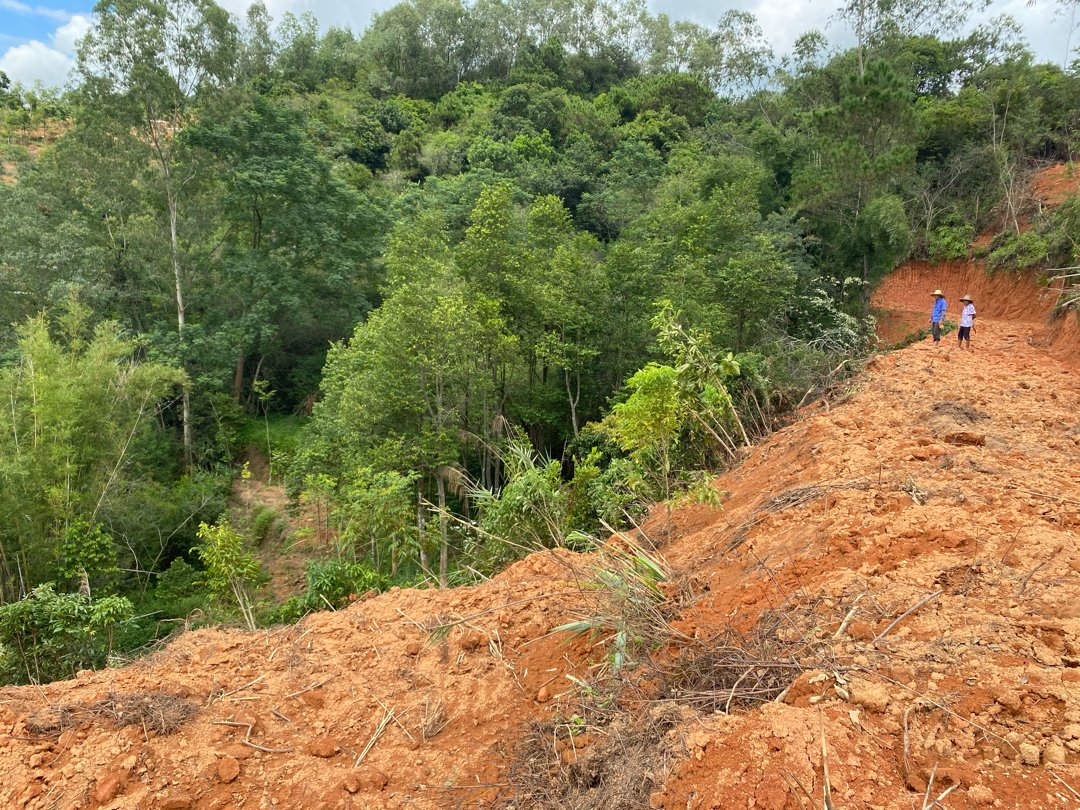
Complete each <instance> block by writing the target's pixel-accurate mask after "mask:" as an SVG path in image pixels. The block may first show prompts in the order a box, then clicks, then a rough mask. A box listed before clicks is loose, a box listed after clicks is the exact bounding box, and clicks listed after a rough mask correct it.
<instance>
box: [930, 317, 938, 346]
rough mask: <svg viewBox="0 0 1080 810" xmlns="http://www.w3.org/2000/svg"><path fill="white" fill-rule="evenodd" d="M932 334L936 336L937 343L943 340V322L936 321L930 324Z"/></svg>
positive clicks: (935, 341)
mask: <svg viewBox="0 0 1080 810" xmlns="http://www.w3.org/2000/svg"><path fill="white" fill-rule="evenodd" d="M930 334H931V335H933V337H934V343H937V342H938V341H939V340H941V322H940V321H934V322H933V323H931V324H930Z"/></svg>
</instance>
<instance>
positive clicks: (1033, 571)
mask: <svg viewBox="0 0 1080 810" xmlns="http://www.w3.org/2000/svg"><path fill="white" fill-rule="evenodd" d="M1044 565H1046V560H1043V561H1042V562H1041V563H1039V564H1038V565H1036V566H1035V567H1034V568H1032V569H1031V570H1030V571H1028V572H1027V576H1025V577H1024V578H1023V579H1022V580H1020V585H1019V587H1017V589H1016V596H1020V594H1022V593H1023V592H1024V589H1025V588H1027V584H1028V581H1029V580H1030V579H1031V578H1032V577H1033V576H1035V574H1036V573H1038V571H1039V570H1040V569H1041V568H1042V567H1043V566H1044Z"/></svg>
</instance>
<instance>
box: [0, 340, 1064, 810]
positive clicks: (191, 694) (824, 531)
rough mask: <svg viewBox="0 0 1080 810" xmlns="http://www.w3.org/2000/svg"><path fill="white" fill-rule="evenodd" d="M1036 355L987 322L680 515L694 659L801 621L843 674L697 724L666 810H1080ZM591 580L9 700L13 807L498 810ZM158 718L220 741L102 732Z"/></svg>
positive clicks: (453, 600)
mask: <svg viewBox="0 0 1080 810" xmlns="http://www.w3.org/2000/svg"><path fill="white" fill-rule="evenodd" d="M1028 331H1029V330H1028V329H1027V328H1026V326H1024V325H1022V324H1021V325H1017V324H1014V323H1010V322H1007V321H995V320H993V319H987V320H985V321H983V322H981V328H980V330H979V332H978V333H977V335H976V337H975V340H974V341H973V346H974V351H972V352H971V353H967V352H963V353H962V352H959V351H956V350H955V349H953V348H952V345H951V343H949V342H946V343H945V344H943V347H941V348H936V347H933V346H932V345H930V344H929V343H923V344H919V345H915V346H912V347H910V348H908V349H905V350H903V351H900V352H895V353H893V354H891V355H886V356H883V357H881V358H880V359H878V360H877V361H876V362H875V363H874V364H873V365H872V367H871V368H870V369H869V370H868V372H867V373H866V374H865V375H864V376H863V377H861V378H860V379H859V380H858V381H857V382H855V383H853V386H852V390H851V391H850V393H849V396H848V398H847V401H845V402H843V403H838V404H833V406H832V407H831V408H824V407H821V408H819V409H818V410H817V411H816V412H811V413H807V414H806V415H805V416H804V418H803V419H801V420H800V421H798V422H797V423H795V424H793V425H792V426H790V427H788V428H786V429H785V430H782V431H780V432H779V433H777V434H775V435H774V436H772V437H771V438H770V439H768V440H767V441H765V442H763V443H762V444H761V445H760V446H758V447H756V448H755V449H754V450H753V451H752V452H751V453H750V454H749V457H748V458H747V459H746V460H745V461H744V462H743V463H742V464H741V465H740V466H739V467H738V468H736V469H735V470H733V471H732V472H731V473H729V474H728V475H725V476H724V477H722V478H721V479H719V480H718V481H717V486H718V487H719V488H720V489H722V490H724V491H725V492H726V493H728V494H727V495H726V496H725V505H724V509H723V510H718V511H710V510H707V509H706V508H704V507H691V508H685V509H681V510H677V511H676V512H675V514H674V518H673V528H672V532H671V535H670V536H671V537H672V538H673V539H671V540H670V541H669V542H668V543H667V544H666V545H665V546H664V547H663V548H662V553H663V554H664V556H665V557H666V558H667V560H668V562H669V563H670V564H671V566H672V567H673V569H674V572H675V576H676V579H677V580H678V582H679V583H680V588H679V589H678V591H679V593H680V594H681V596H678V597H673V602H672V608H673V610H674V611H675V612H676V613H677V620H676V621H675V623H674V624H675V626H676V627H677V628H678V629H679V630H680V632H682V633H683V634H685V635H686V636H687V637H690V638H694V639H696V641H695V642H693V643H695V644H699V645H703V647H705V648H707V647H708V645H709V644H710V643H712V642H711V640H713V639H718V638H721V637H723V634H724V633H726V632H728V631H738V632H741V631H747V630H751V629H752V628H755V627H757V626H759V623H760V620H761V617H762V616H763V615H764V614H765V612H766V611H770V610H772V611H778V612H779V613H778V614H774V615H781V616H783V617H785V618H784V621H785V623H786V627H787V629H784V628H783V627H782V628H781V629H780V630H779V631H777V632H776V635H777V636H781V635H783V636H785V637H787V636H791V635H792V634H794V636H795V637H800V638H804V639H807V640H808V641H807V643H811V642H812V643H813V644H814V645H816V646H815V648H816V649H817V650H818V651H819V655H820V656H823V657H819V659H818V660H820V661H824V660H829V661H831V663H829V664H828V665H821V666H818V667H817V668H816V669H813V670H812V671H806V672H803V673H802V674H801V675H799V676H798V678H797V680H796V681H795V683H794V685H793V686H792V688H791V689H790V690H789V691H788V693H787V694H786V695H785V696H784V699H783V701H782V702H773V703H769V704H767V705H765V706H764V707H762V708H759V709H753V710H748V711H737V712H733V713H732V714H730V715H726V714H715V713H712V712H711V711H710V712H700V711H698V710H696V709H695V708H694V705H693V704H689V705H687V706H685V707H684V709H685V711H684V713H683V714H682V715H681V719H680V721H679V722H678V723H677V724H676V725H675V727H674V728H672V729H671V731H670V732H668V736H667V737H666V738H665V742H664V744H663V746H664V757H663V759H662V760H658V762H659V764H658V766H657V769H656V770H655V771H652V772H650V773H648V774H643V775H642V778H643V779H645V778H648V779H649V780H650V781H651V784H652V786H653V787H652V788H650V790H651V791H652V796H651V800H650V803H651V804H652V806H654V807H665V808H678V810H683V809H684V808H686V807H718V808H719V807H723V808H727V807H769V808H791V809H792V810H793V809H794V808H798V807H806V806H809V805H808V799H806V797H805V796H804V795H803V793H802V791H801V789H800V788H799V787H798V786H797V785H798V783H801V784H802V785H803V786H805V787H806V789H807V790H808V791H809V792H810V793H811V794H812V795H814V796H816V797H817V799H818V801H819V802H820V798H821V793H822V788H823V785H824V783H825V782H826V776H825V768H824V766H825V764H826V761H827V763H828V768H829V776H828V780H827V781H828V783H829V784H830V786H831V790H832V796H833V803H834V805H835V806H837V807H845V808H852V807H854V808H861V807H865V808H874V807H880V808H890V810H892V809H895V810H899V809H900V808H905V810H906V809H907V808H911V807H912V806H915V807H919V806H922V802H923V798H924V794H925V792H926V790H927V785H928V784H929V783H930V782H931V775H933V783H932V785H931V792H932V793H933V796H931V798H933V797H934V796H937V795H939V794H940V793H941V792H943V791H946V790H949V789H951V792H950V793H949V794H948V796H947V797H946V798H944V799H943V800H942V802H941V806H944V807H947V808H952V809H953V810H957V809H958V808H964V807H982V806H999V807H1006V808H1008V807H1013V808H1040V807H1045V808H1051V807H1070V806H1075V803H1076V801H1077V799H1076V797H1075V796H1074V795H1073V794H1072V792H1071V791H1072V790H1073V789H1076V790H1080V765H1078V763H1080V618H1078V616H1080V537H1078V531H1080V463H1078V461H1080V389H1078V386H1077V383H1076V377H1075V374H1074V372H1072V371H1071V370H1070V369H1069V368H1068V367H1066V366H1065V365H1063V364H1062V363H1060V362H1058V361H1057V360H1055V359H1054V358H1052V357H1050V356H1049V355H1048V354H1047V352H1046V351H1045V349H1043V348H1041V347H1040V346H1038V345H1034V343H1033V342H1032V341H1031V340H1029V339H1028V338H1029V334H1028ZM657 520H658V521H659V520H660V519H659V518H658V519H657ZM575 559H576V558H572V557H569V556H568V555H557V554H538V555H534V556H532V557H530V558H528V559H526V560H525V561H523V562H521V563H518V564H516V565H514V566H512V567H511V568H510V569H509V570H507V571H506V572H505V573H504V574H502V575H501V576H499V577H497V578H496V579H494V580H492V581H491V582H489V583H486V584H484V585H481V586H478V587H474V588H467V589H460V590H452V591H448V592H442V593H440V592H434V591H396V592H391V593H388V594H385V595H383V596H380V597H378V598H376V599H372V600H368V601H365V602H361V603H358V604H356V605H354V606H352V607H350V608H349V609H348V610H345V611H341V612H338V613H327V614H321V615H317V616H313V617H310V618H309V619H308V620H307V621H305V622H303V623H301V624H300V625H298V626H295V627H286V628H282V629H280V630H277V631H273V632H259V633H245V632H240V631H200V632H195V633H191V634H189V635H187V636H185V637H182V638H181V639H180V640H179V641H177V642H176V643H174V644H173V645H171V646H170V647H169V648H167V649H166V650H164V651H163V652H161V653H159V654H157V655H155V656H153V657H151V658H149V659H147V660H145V661H142V662H139V663H137V664H135V665H132V666H130V667H128V668H125V669H122V670H114V671H104V672H97V673H85V674H83V675H81V676H80V677H79V678H77V679H75V680H74V681H70V682H66V683H56V684H50V685H47V686H44V687H41V688H8V689H4V690H0V730H3V732H4V734H3V736H0V806H2V807H32V808H45V807H80V808H89V807H113V808H135V807H139V808H142V807H148V808H158V807H160V808H166V807H171V808H183V807H197V808H215V807H220V808H224V807H250V808H256V807H277V808H286V807H304V808H306V807H345V808H347V807H356V808H359V807H388V808H392V807H459V806H460V807H480V806H490V805H491V803H493V802H496V801H501V800H502V799H504V798H505V797H506V793H507V788H506V778H507V774H508V772H509V768H510V763H511V759H512V756H513V753H514V750H515V745H516V741H517V740H518V739H519V738H520V737H521V736H522V735H523V734H524V733H525V728H526V725H527V723H528V722H529V721H530V719H532V718H536V717H550V716H553V715H555V714H556V713H558V712H560V711H561V712H563V714H562V716H563V717H568V716H570V712H571V711H572V710H573V709H572V704H571V703H569V702H568V703H566V705H563V701H569V700H570V696H571V694H572V693H573V692H574V691H575V689H576V687H575V684H574V683H573V682H571V681H570V680H569V679H568V678H567V677H566V675H567V674H571V675H574V674H576V675H577V676H579V677H583V676H585V674H586V669H585V667H584V665H583V662H584V660H585V657H586V656H587V654H588V650H587V648H586V646H587V645H586V643H585V642H584V641H578V642H575V643H574V644H571V645H569V646H566V645H565V644H564V643H563V641H562V640H561V639H559V638H558V637H557V636H551V635H547V634H548V633H549V632H550V631H551V630H552V628H553V627H555V626H557V625H558V624H560V623H562V622H565V621H567V619H568V617H569V616H571V615H573V612H574V607H575V605H577V604H579V603H580V600H581V598H582V597H581V593H580V591H579V590H578V589H577V588H576V587H575V586H574V584H573V581H574V580H575V579H577V578H578V577H580V576H581V570H580V568H579V569H578V570H577V571H576V572H572V571H571V568H570V565H571V563H572V562H573V561H574V560H575ZM573 564H578V563H573ZM928 596H933V598H932V599H931V600H930V601H929V602H927V603H926V604H924V605H923V606H921V607H919V608H917V609H916V610H914V611H912V612H911V613H910V614H909V615H907V616H906V617H905V618H903V619H902V620H901V621H900V622H899V623H898V624H897V625H895V627H893V629H891V630H890V631H889V632H888V633H887V634H885V635H884V636H883V637H882V638H880V639H878V640H876V641H875V639H876V637H877V636H879V635H880V634H881V633H882V632H883V631H885V630H886V628H888V627H889V626H890V625H891V624H892V622H893V621H894V620H896V619H897V618H898V617H901V616H902V615H903V614H904V613H905V611H907V610H908V609H909V608H911V607H912V606H915V605H917V604H919V603H920V602H921V601H922V600H924V599H926V597H928ZM845 617H848V621H847V623H846V624H844V619H845ZM454 620H459V621H460V620H464V621H461V623H460V624H457V625H455V626H453V628H452V629H451V631H450V634H449V637H448V638H447V639H446V641H445V642H442V641H439V640H435V641H431V640H430V638H429V635H430V634H429V629H430V628H432V627H434V626H435V625H437V624H440V623H446V622H448V621H454ZM842 625H843V626H842ZM669 652H670V654H671V655H674V656H676V658H677V655H678V651H677V650H676V651H669ZM804 664H805V666H807V667H813V666H815V665H814V663H813V662H812V661H804ZM148 692H149V693H158V694H165V695H171V696H176V697H177V698H183V699H186V700H188V701H190V703H191V704H192V709H193V710H197V713H196V714H195V715H194V716H193V717H191V718H189V719H183V718H181V719H182V720H183V722H181V723H180V724H179V725H180V727H179V730H177V731H176V732H175V733H174V734H171V735H168V736H164V735H160V734H158V733H157V732H156V730H155V722H156V721H155V720H154V718H153V716H151V717H150V719H149V720H147V717H146V716H145V714H146V713H143V714H142V715H139V722H138V723H136V724H135V725H130V726H127V727H126V728H121V729H118V728H117V725H118V722H121V721H122V717H121V718H118V717H117V714H118V712H117V711H116V710H112V711H111V712H106V711H105V710H103V708H102V706H103V705H104V706H108V705H112V704H102V703H101V701H103V700H110V699H111V700H113V701H114V704H115V701H117V700H119V699H123V698H125V696H130V695H132V694H140V693H148ZM110 696H111V697H110ZM62 706H63V707H67V713H66V714H64V715H63V716H61V715H58V714H57V711H58V709H59V708H60V707H62ZM560 707H561V708H560ZM167 708H168V706H166V709H167ZM629 708H630V709H631V711H632V713H636V714H639V715H640V714H643V713H642V712H641V711H640V708H641V707H635V706H632V705H631V706H630V707H629ZM161 711H165V709H161ZM388 711H393V712H394V719H386V718H387V717H388V714H387V712H388ZM136 714H139V713H138V712H136ZM443 721H445V727H444V728H439V726H440V725H441V723H442V722H443ZM380 724H382V726H383V727H382V729H381V732H380ZM598 736H599V735H583V736H582V738H581V740H580V743H579V747H578V748H576V749H575V750H574V751H572V752H570V751H562V758H561V762H562V763H563V764H562V765H561V766H559V767H562V768H573V767H577V766H578V765H577V764H576V763H577V761H578V760H579V759H581V760H583V761H585V762H587V761H588V757H589V755H590V748H589V745H588V743H587V740H588V738H590V737H591V738H593V739H596V738H597V737H598ZM822 738H824V740H825V748H826V751H827V752H828V754H827V760H826V757H823V755H822ZM553 744H555V743H554V742H553ZM365 750H366V751H367V754H366V755H365V756H364V757H363V759H362V761H361V762H360V764H359V767H356V763H357V760H358V759H360V757H361V755H362V754H363V753H364V751H365ZM556 761H560V760H556ZM1066 783H1067V784H1068V785H1069V786H1070V787H1066ZM954 786H955V787H954ZM518 806H525V805H518ZM577 806H582V807H587V806H589V804H588V803H585V804H579V805H577ZM627 806H631V805H627ZM815 806H820V804H818V805H815ZM927 806H929V805H927Z"/></svg>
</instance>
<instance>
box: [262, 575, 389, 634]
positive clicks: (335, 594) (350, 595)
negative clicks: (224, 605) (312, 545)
mask: <svg viewBox="0 0 1080 810" xmlns="http://www.w3.org/2000/svg"><path fill="white" fill-rule="evenodd" d="M388 585H389V581H388V580H387V579H386V578H385V577H383V576H382V575H381V574H379V572H377V571H375V570H374V569H373V568H371V567H370V566H369V565H366V564H365V563H362V562H347V561H345V560H326V561H322V562H320V561H318V560H311V561H309V562H308V566H307V592H306V593H305V594H304V595H303V596H293V597H290V598H289V599H287V600H285V602H284V603H283V604H281V605H279V606H278V607H276V608H274V609H273V610H270V611H267V612H266V613H264V614H263V615H262V616H260V620H261V622H262V623H263V624H287V623H289V622H294V621H296V620H297V619H300V618H301V617H303V616H305V615H307V614H308V613H313V612H315V611H318V610H326V609H327V608H331V609H337V608H340V607H344V606H345V605H347V604H348V603H349V601H350V600H351V599H354V598H355V597H357V596H362V595H363V594H365V593H368V592H370V591H382V590H384V589H385V588H386V587H387V586H388Z"/></svg>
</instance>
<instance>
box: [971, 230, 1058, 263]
mask: <svg viewBox="0 0 1080 810" xmlns="http://www.w3.org/2000/svg"><path fill="white" fill-rule="evenodd" d="M994 245H995V247H993V249H992V250H991V251H990V255H988V256H987V257H986V263H987V265H988V266H989V267H990V268H991V269H993V270H998V269H1002V268H1005V269H1009V270H1022V269H1023V268H1025V267H1036V266H1038V265H1040V264H1044V263H1045V262H1046V261H1047V260H1048V259H1049V254H1050V239H1049V237H1048V236H1046V235H1045V234H1042V233H1039V232H1037V231H1035V230H1028V231H1021V232H1020V233H1009V234H1006V235H1005V236H1004V237H1000V238H999V239H997V240H995V241H994Z"/></svg>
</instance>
